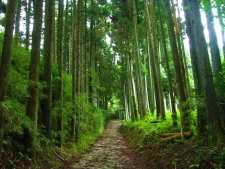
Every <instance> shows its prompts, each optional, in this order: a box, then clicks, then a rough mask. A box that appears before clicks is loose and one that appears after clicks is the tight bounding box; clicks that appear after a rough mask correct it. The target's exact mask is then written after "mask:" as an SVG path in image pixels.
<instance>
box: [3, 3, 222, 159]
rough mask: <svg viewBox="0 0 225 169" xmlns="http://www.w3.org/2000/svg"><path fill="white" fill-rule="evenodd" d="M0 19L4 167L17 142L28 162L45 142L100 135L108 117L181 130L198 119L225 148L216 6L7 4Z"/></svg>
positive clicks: (207, 135) (199, 126)
mask: <svg viewBox="0 0 225 169" xmlns="http://www.w3.org/2000/svg"><path fill="white" fill-rule="evenodd" d="M4 12H6V14H5V16H4V17H3V18H0V19H1V24H2V25H3V26H4V27H5V31H4V35H1V39H0V40H1V44H0V48H1V50H2V54H1V57H0V58H1V63H0V158H1V159H2V156H4V149H5V148H6V147H7V146H5V145H4V144H3V143H5V142H11V143H10V144H11V145H13V141H9V140H11V139H13V138H15V137H16V138H15V140H16V141H18V140H20V141H21V142H22V145H23V148H22V150H21V151H22V152H23V153H24V154H28V155H29V157H31V158H33V159H34V160H35V154H36V152H37V151H38V147H39V146H40V145H41V144H44V143H43V139H41V138H44V142H45V144H46V145H48V144H49V143H55V145H57V146H59V147H63V146H65V143H67V142H69V143H71V144H78V143H79V142H80V141H82V139H84V138H86V137H87V136H88V135H94V136H95V137H96V136H97V135H98V134H99V133H100V131H101V129H102V128H103V126H104V121H105V120H106V119H107V118H108V116H109V115H110V114H111V113H112V112H114V113H115V112H117V113H119V114H120V116H121V117H122V118H124V119H125V120H129V119H131V120H132V121H137V120H144V119H145V117H146V116H148V115H154V116H155V117H156V118H157V119H161V120H166V118H167V117H168V116H172V119H173V124H172V125H173V126H174V127H177V126H178V123H181V130H182V131H183V132H185V131H189V130H190V128H191V124H192V123H193V121H194V123H195V121H196V123H197V131H198V134H199V136H201V137H205V138H208V139H209V142H210V143H216V142H223V141H224V140H225V115H224V113H225V108H224V102H225V96H224V92H225V87H224V86H225V85H224V83H225V80H224V73H223V66H222V63H223V61H224V58H225V31H224V25H225V20H224V17H225V6H224V2H223V1H222V0H196V1H192V0H182V2H180V1H178V0H111V1H106V0H101V1H100V0H99V1H98V0H66V1H65V0H64V1H63V0H58V1H55V0H45V1H43V0H18V1H15V0H7V3H6V10H5V9H4V4H2V1H0V13H4ZM202 13H205V14H206V21H207V29H208V32H209V34H208V35H209V42H208V43H209V45H208V44H207V42H206V36H208V35H206V34H205V33H204V28H203V24H202V17H201V14H202ZM215 19H217V20H218V22H219V25H217V27H220V29H219V30H221V32H220V33H221V37H222V42H218V39H217V34H216V29H215V24H214V21H215ZM22 28H23V29H22ZM13 30H14V33H13ZM3 36H4V37H3ZM187 37H188V40H189V48H187V47H186V44H185V43H184V42H185V40H184V39H185V38H187ZM12 42H13V43H12ZM218 43H221V44H222V49H220V48H219V45H218ZM222 56H223V57H222ZM195 110H196V112H197V117H196V119H192V118H191V114H192V113H193V112H195ZM168 111H169V112H171V113H170V114H168V113H167V112H168ZM177 112H179V113H180V119H179V118H178V114H177ZM179 120H180V121H179ZM149 125H151V124H149ZM7 139H8V140H7ZM8 144H9V143H8ZM6 145H7V143H6ZM1 159H0V160H1Z"/></svg>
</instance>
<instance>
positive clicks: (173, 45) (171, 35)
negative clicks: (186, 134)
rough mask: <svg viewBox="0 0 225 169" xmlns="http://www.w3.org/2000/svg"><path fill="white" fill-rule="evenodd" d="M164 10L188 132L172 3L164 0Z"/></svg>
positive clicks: (187, 110)
mask: <svg viewBox="0 0 225 169" xmlns="http://www.w3.org/2000/svg"><path fill="white" fill-rule="evenodd" d="M164 9H165V15H166V22H167V27H168V34H169V40H170V47H171V50H172V56H173V63H174V68H175V75H176V84H177V89H178V94H179V100H180V101H179V104H180V111H181V125H182V130H183V131H188V130H189V127H190V122H189V113H190V112H189V105H188V103H187V102H186V101H187V98H186V95H185V89H184V86H185V85H184V82H183V77H182V73H181V65H180V57H179V54H178V48H177V42H176V37H175V32H174V24H173V19H172V13H171V8H170V2H169V1H168V0H164Z"/></svg>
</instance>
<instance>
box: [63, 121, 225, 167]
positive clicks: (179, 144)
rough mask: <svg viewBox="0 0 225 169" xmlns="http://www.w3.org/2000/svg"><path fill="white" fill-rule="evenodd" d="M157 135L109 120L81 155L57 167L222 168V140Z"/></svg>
mask: <svg viewBox="0 0 225 169" xmlns="http://www.w3.org/2000/svg"><path fill="white" fill-rule="evenodd" d="M128 130H129V131H128ZM143 138H144V139H143ZM157 139H158V138H157V137H156V139H153V138H152V137H151V138H148V137H147V138H146V137H145V136H144V137H143V136H141V133H138V130H135V129H133V130H132V129H131V128H129V129H127V128H126V127H124V126H123V125H122V123H121V121H119V120H112V121H110V122H109V123H107V125H106V127H105V130H104V133H103V135H102V136H101V137H99V138H98V140H97V142H96V143H95V144H93V145H92V147H91V148H90V149H88V150H87V151H86V153H85V154H84V155H82V156H80V157H76V158H71V160H70V161H69V162H68V163H67V164H64V165H63V166H61V168H60V169H64V168H68V169H132V168H135V169H222V168H225V148H224V144H221V145H220V146H218V147H208V146H205V145H204V144H203V142H202V141H201V140H199V139H198V138H196V137H195V138H193V139H188V140H186V139H184V140H177V141H172V142H169V143H160V142H159V141H157Z"/></svg>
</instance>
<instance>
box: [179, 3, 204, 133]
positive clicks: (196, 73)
mask: <svg viewBox="0 0 225 169" xmlns="http://www.w3.org/2000/svg"><path fill="white" fill-rule="evenodd" d="M183 6H184V8H185V7H186V6H188V3H187V1H183ZM184 14H185V15H184V16H185V22H186V32H187V35H188V38H189V46H190V55H191V65H192V72H193V77H194V86H195V93H196V96H197V101H198V102H199V103H200V104H197V130H198V134H199V135H202V136H204V135H205V134H206V133H207V114H206V107H205V104H204V103H202V102H203V100H204V98H203V96H202V92H203V88H202V81H201V76H200V70H199V67H198V54H197V48H196V41H195V38H194V32H193V27H192V25H191V20H190V17H191V16H190V12H189V9H186V10H184Z"/></svg>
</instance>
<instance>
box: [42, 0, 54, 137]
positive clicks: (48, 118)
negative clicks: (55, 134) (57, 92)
mask: <svg viewBox="0 0 225 169" xmlns="http://www.w3.org/2000/svg"><path fill="white" fill-rule="evenodd" d="M54 5H55V1H54V0H46V1H45V9H46V10H45V32H44V33H45V34H44V79H43V81H44V82H45V85H46V86H45V88H44V90H43V92H44V94H45V95H46V96H45V98H44V99H43V100H42V105H41V108H42V123H43V125H44V127H45V133H44V134H45V136H46V137H47V138H50V139H51V138H52V49H53V46H52V44H53V26H54V25H53V13H54V12H55V11H54Z"/></svg>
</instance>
